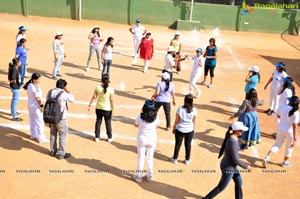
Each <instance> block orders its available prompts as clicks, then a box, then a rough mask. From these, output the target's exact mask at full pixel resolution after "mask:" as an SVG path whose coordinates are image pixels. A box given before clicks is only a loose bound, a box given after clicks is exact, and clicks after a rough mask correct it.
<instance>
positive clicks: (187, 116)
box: [170, 94, 197, 165]
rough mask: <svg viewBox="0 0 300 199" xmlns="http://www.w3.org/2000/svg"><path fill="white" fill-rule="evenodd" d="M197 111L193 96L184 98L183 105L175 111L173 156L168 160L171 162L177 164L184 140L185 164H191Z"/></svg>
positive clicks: (189, 95)
mask: <svg viewBox="0 0 300 199" xmlns="http://www.w3.org/2000/svg"><path fill="white" fill-rule="evenodd" d="M196 116H197V111H196V109H195V108H194V107H193V95H191V94H188V95H186V96H185V97H184V105H183V106H181V107H179V108H178V109H177V111H176V118H175V122H174V125H173V134H175V148H174V154H173V156H172V157H171V158H170V160H171V162H173V163H174V164H176V163H177V158H178V154H179V150H180V147H181V144H182V141H183V139H184V147H185V161H184V163H185V164H187V165H188V164H190V163H191V146H192V140H193V137H194V130H195V123H196Z"/></svg>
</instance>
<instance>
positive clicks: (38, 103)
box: [23, 73, 49, 143]
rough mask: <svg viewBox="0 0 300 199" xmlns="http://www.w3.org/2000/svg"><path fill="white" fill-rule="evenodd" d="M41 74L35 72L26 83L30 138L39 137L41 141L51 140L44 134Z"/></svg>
mask: <svg viewBox="0 0 300 199" xmlns="http://www.w3.org/2000/svg"><path fill="white" fill-rule="evenodd" d="M40 80H41V75H40V74H39V73H33V74H32V76H31V78H30V80H29V81H27V82H26V84H25V85H24V87H23V88H24V89H25V90H27V96H28V112H29V118H30V133H31V136H30V139H38V141H39V143H47V142H49V140H48V139H46V136H45V134H44V120H43V111H42V108H43V102H42V97H43V95H42V90H41V88H40V87H39V83H40Z"/></svg>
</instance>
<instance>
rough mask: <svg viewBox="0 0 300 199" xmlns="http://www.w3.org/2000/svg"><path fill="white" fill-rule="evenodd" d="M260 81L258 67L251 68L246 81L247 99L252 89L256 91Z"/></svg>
mask: <svg viewBox="0 0 300 199" xmlns="http://www.w3.org/2000/svg"><path fill="white" fill-rule="evenodd" d="M259 81H260V74H259V68H258V66H251V67H249V73H248V75H247V77H246V79H245V82H246V86H245V92H246V98H247V94H248V93H249V91H250V89H251V88H254V89H256V85H257V84H258V83H259Z"/></svg>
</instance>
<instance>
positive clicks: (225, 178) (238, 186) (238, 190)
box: [204, 168, 243, 199]
mask: <svg viewBox="0 0 300 199" xmlns="http://www.w3.org/2000/svg"><path fill="white" fill-rule="evenodd" d="M231 179H233V181H234V183H235V199H242V198H243V191H242V176H241V174H240V173H239V171H238V170H237V168H236V169H235V170H226V169H222V177H221V180H220V182H219V184H218V186H217V187H216V188H214V189H213V190H212V191H211V192H209V194H207V196H205V197H204V199H211V198H214V197H215V196H216V195H218V194H219V193H221V192H222V191H223V190H224V189H225V188H226V187H227V185H228V184H229V182H230V180H231Z"/></svg>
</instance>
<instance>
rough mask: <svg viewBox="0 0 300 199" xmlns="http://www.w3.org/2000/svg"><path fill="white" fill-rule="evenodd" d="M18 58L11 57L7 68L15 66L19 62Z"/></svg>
mask: <svg viewBox="0 0 300 199" xmlns="http://www.w3.org/2000/svg"><path fill="white" fill-rule="evenodd" d="M19 61H20V60H19V58H13V59H12V60H11V62H9V63H8V69H11V68H12V67H15V66H16V65H17V64H18V63H19Z"/></svg>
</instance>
